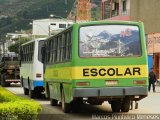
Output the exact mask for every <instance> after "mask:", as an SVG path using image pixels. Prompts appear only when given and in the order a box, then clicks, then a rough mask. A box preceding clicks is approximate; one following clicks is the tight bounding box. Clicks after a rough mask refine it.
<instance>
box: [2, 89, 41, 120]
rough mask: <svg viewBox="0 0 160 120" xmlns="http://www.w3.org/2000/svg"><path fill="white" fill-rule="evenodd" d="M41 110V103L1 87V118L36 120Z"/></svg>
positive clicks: (8, 119)
mask: <svg viewBox="0 0 160 120" xmlns="http://www.w3.org/2000/svg"><path fill="white" fill-rule="evenodd" d="M40 111H41V106H40V105H39V103H37V102H35V101H33V100H27V99H24V98H21V97H18V96H15V95H14V94H12V93H11V92H9V91H7V90H5V89H4V88H2V87H0V119H7V120H34V119H36V117H37V115H38V113H39V112H40Z"/></svg>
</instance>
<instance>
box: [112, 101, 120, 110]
mask: <svg viewBox="0 0 160 120" xmlns="http://www.w3.org/2000/svg"><path fill="white" fill-rule="evenodd" d="M111 108H112V111H113V112H120V110H121V101H120V100H117V101H111Z"/></svg>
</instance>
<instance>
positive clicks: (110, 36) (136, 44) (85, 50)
mask: <svg viewBox="0 0 160 120" xmlns="http://www.w3.org/2000/svg"><path fill="white" fill-rule="evenodd" d="M140 55H141V44H140V33H139V27H138V26H131V25H96V26H83V27H81V28H80V33H79V56H80V57H127V56H140Z"/></svg>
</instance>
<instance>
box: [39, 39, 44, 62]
mask: <svg viewBox="0 0 160 120" xmlns="http://www.w3.org/2000/svg"><path fill="white" fill-rule="evenodd" d="M43 45H44V41H43V40H41V41H39V45H38V60H39V61H42V54H41V52H40V51H41V48H42V46H43Z"/></svg>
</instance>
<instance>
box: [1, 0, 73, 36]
mask: <svg viewBox="0 0 160 120" xmlns="http://www.w3.org/2000/svg"><path fill="white" fill-rule="evenodd" d="M73 2H74V0H68V4H65V1H64V0H0V38H3V37H4V36H5V34H6V33H7V32H15V31H17V30H18V31H19V30H21V29H23V30H25V29H28V28H31V26H30V25H29V23H30V22H31V21H32V20H33V19H42V18H48V17H49V15H50V14H55V15H58V16H62V17H64V18H65V17H66V16H67V15H68V13H69V12H70V10H71V8H72V5H73ZM6 8H7V9H6Z"/></svg>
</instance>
